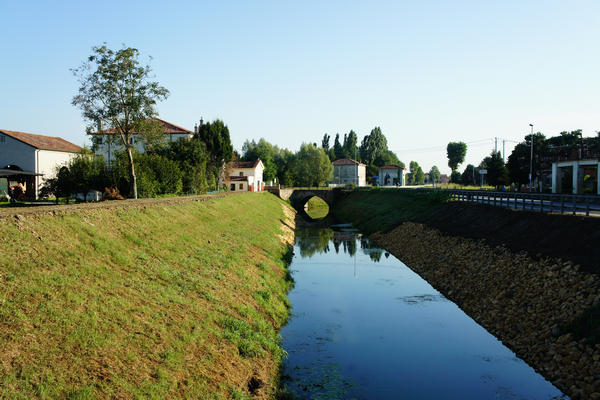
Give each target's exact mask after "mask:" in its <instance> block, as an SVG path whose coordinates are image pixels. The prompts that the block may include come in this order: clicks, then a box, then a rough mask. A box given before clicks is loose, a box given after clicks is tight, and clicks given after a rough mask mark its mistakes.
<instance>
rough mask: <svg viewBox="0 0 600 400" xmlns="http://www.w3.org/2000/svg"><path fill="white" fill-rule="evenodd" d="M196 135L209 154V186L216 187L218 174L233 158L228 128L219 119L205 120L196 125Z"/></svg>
mask: <svg viewBox="0 0 600 400" xmlns="http://www.w3.org/2000/svg"><path fill="white" fill-rule="evenodd" d="M197 136H198V138H199V139H200V140H202V141H203V142H204V144H205V145H206V151H207V152H208V156H209V163H208V167H209V168H207V169H209V171H208V173H209V175H210V178H211V179H210V181H209V183H208V184H209V186H210V187H211V188H213V189H216V188H217V186H218V182H219V175H220V174H221V172H222V171H223V167H224V165H225V164H226V163H228V162H229V161H231V160H232V159H233V146H232V144H231V138H230V137H229V128H228V127H227V125H225V124H224V123H223V121H221V120H220V119H216V120H215V121H213V122H212V123H210V122H207V123H204V124H202V125H200V126H199V127H198V133H197Z"/></svg>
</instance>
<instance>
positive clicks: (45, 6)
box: [0, 0, 600, 172]
mask: <svg viewBox="0 0 600 400" xmlns="http://www.w3.org/2000/svg"><path fill="white" fill-rule="evenodd" d="M0 22H1V24H0V34H1V36H0V54H2V56H3V57H2V60H1V62H0V93H1V94H2V95H1V96H0V128H3V129H12V130H20V131H24V132H31V133H40V134H46V135H51V136H61V137H64V138H65V139H67V140H70V141H73V142H74V143H77V144H83V143H84V142H85V141H86V140H87V139H86V137H85V134H84V132H85V130H84V127H85V122H84V121H83V119H82V117H81V114H80V111H79V110H78V109H76V108H75V107H73V106H72V105H71V104H70V103H71V99H72V97H73V96H74V95H75V93H76V91H77V88H78V85H77V81H76V79H75V77H73V76H72V74H71V72H70V71H69V69H70V68H75V67H77V66H79V65H80V64H81V62H82V61H83V60H84V59H85V58H86V57H87V56H88V55H89V54H90V53H91V47H92V46H95V45H100V44H102V43H103V42H107V43H108V45H109V46H111V47H113V48H118V47H120V46H121V45H122V44H125V45H127V46H131V47H136V48H138V49H139V50H140V51H141V53H142V55H143V56H148V55H150V56H152V57H153V59H152V61H151V66H152V68H153V70H154V74H155V75H156V80H158V81H159V82H160V83H161V84H162V85H164V86H165V87H167V88H168V89H169V90H170V92H171V95H170V97H169V98H168V99H167V100H166V101H164V102H162V103H160V105H159V107H158V109H159V113H160V117H161V118H163V119H166V120H168V121H170V122H173V123H175V124H178V125H182V126H184V127H187V128H189V129H192V128H193V126H194V123H195V122H196V121H198V120H199V119H200V117H203V118H204V119H205V120H213V119H215V118H221V119H223V120H224V121H225V123H227V124H228V125H229V128H230V131H231V136H232V141H233V143H234V146H235V148H237V149H241V147H242V144H243V142H244V141H245V140H246V139H252V138H254V139H258V138H260V137H264V138H266V139H267V140H269V141H270V142H272V143H274V144H278V145H279V146H282V147H287V148H289V149H291V150H294V151H295V150H297V149H298V148H299V146H300V144H301V143H302V142H317V143H320V141H321V138H322V136H323V134H324V133H325V132H327V133H329V134H331V135H332V137H333V136H334V135H335V133H340V135H341V136H342V137H343V134H344V133H347V132H348V131H349V130H350V129H354V130H355V131H356V132H357V133H358V135H359V138H360V139H362V136H364V135H365V134H368V133H369V131H370V130H371V129H372V128H373V127H374V126H380V127H381V129H382V131H383V133H384V134H385V135H386V137H387V138H388V144H389V147H390V149H392V150H394V151H396V153H397V154H398V156H399V157H400V159H401V160H402V161H404V162H405V163H406V164H408V163H409V162H410V161H412V160H414V161H417V162H418V163H419V164H420V165H421V166H423V167H424V169H425V170H428V169H429V168H430V167H431V166H432V165H434V164H436V165H438V167H440V169H441V170H442V172H448V171H449V168H448V166H447V159H446V154H445V145H446V144H447V143H448V142H449V141H458V140H462V141H464V142H467V143H468V145H469V149H468V151H467V160H466V163H467V162H470V163H475V164H478V163H479V162H480V161H481V159H482V158H483V157H484V156H486V155H487V154H489V152H490V151H491V149H492V148H493V143H494V142H493V138H494V137H499V138H501V139H502V138H504V139H509V140H521V139H522V138H523V136H524V135H525V134H526V133H527V132H528V130H529V123H530V122H533V123H534V124H535V130H536V131H537V130H540V131H542V132H544V133H545V134H546V136H552V135H556V134H558V133H559V132H560V131H562V130H573V129H583V130H584V134H585V135H586V136H592V135H595V132H596V131H598V130H600V101H599V95H600V73H599V72H598V71H600V52H599V51H598V49H599V48H600V45H599V44H600V2H599V1H569V2H567V1H501V2H491V1H489V2H488V1H484V2H482V1H453V2H450V1H422V2H417V1H410V2H400V1H368V2H367V1H361V2H354V1H314V2H313V1H302V2H291V1H272V2H250V1H215V2H208V1H207V2H200V1H198V2H177V1H172V2H164V1H160V2H158V1H103V2H85V1H61V2H47V1H31V2H9V1H7V0H0ZM500 143H501V142H500ZM513 145H514V143H513V142H507V153H509V152H510V149H511V148H512V146H513ZM499 147H500V148H501V144H500V145H499ZM466 163H465V165H466ZM463 167H464V165H463Z"/></svg>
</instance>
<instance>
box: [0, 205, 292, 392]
mask: <svg viewBox="0 0 600 400" xmlns="http://www.w3.org/2000/svg"><path fill="white" fill-rule="evenodd" d="M196 200H199V199H196ZM203 200H206V199H203ZM113 204H116V203H113ZM123 204H124V205H123V206H118V207H101V206H94V207H90V208H86V207H79V208H76V209H74V210H71V211H69V209H68V208H65V209H61V210H67V211H64V212H63V211H61V212H59V213H58V214H56V215H54V214H52V213H48V212H42V213H32V214H27V215H19V216H5V217H3V218H0V238H2V239H0V254H1V255H2V260H1V261H0V287H1V290H0V392H1V394H0V397H3V398H4V397H6V398H79V399H94V398H203V399H217V398H218V399H221V398H245V397H246V396H253V397H254V398H267V397H269V396H271V395H272V394H273V393H274V391H275V390H276V389H275V385H276V382H275V379H276V376H277V371H278V366H279V362H280V359H281V357H282V349H281V348H280V345H279V334H278V329H279V328H280V327H281V325H282V324H283V323H284V322H285V320H286V319H287V316H288V303H287V299H286V297H285V295H286V292H287V290H288V289H289V286H290V284H291V283H290V281H289V280H287V279H286V277H287V276H288V272H287V269H286V260H287V258H288V257H289V251H290V250H289V248H288V246H287V244H289V243H291V242H292V241H293V230H292V229H293V217H294V212H293V210H291V209H290V208H289V207H288V206H287V205H285V203H284V202H282V201H281V200H279V199H277V198H276V197H275V196H272V195H270V194H245V195H236V196H225V197H223V198H218V199H208V200H207V201H194V200H193V199H192V200H181V199H173V200H172V201H167V200H164V201H160V202H147V203H144V202H142V203H140V204H137V203H135V202H129V203H127V202H126V203H123Z"/></svg>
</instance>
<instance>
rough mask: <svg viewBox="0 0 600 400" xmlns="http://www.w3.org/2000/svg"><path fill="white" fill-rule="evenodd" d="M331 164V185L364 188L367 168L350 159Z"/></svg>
mask: <svg viewBox="0 0 600 400" xmlns="http://www.w3.org/2000/svg"><path fill="white" fill-rule="evenodd" d="M332 164H333V181H332V182H331V183H332V184H333V185H356V186H366V184H367V166H366V165H365V164H363V163H361V162H359V161H356V160H353V159H351V158H342V159H340V160H335V161H334V162H332Z"/></svg>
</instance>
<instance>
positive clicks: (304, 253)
mask: <svg viewBox="0 0 600 400" xmlns="http://www.w3.org/2000/svg"><path fill="white" fill-rule="evenodd" d="M331 239H333V231H332V230H331V229H299V230H297V231H296V245H297V246H298V247H299V248H300V256H301V257H302V258H306V257H312V256H314V255H315V254H316V253H319V254H321V253H328V252H329V242H330V241H331Z"/></svg>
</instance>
